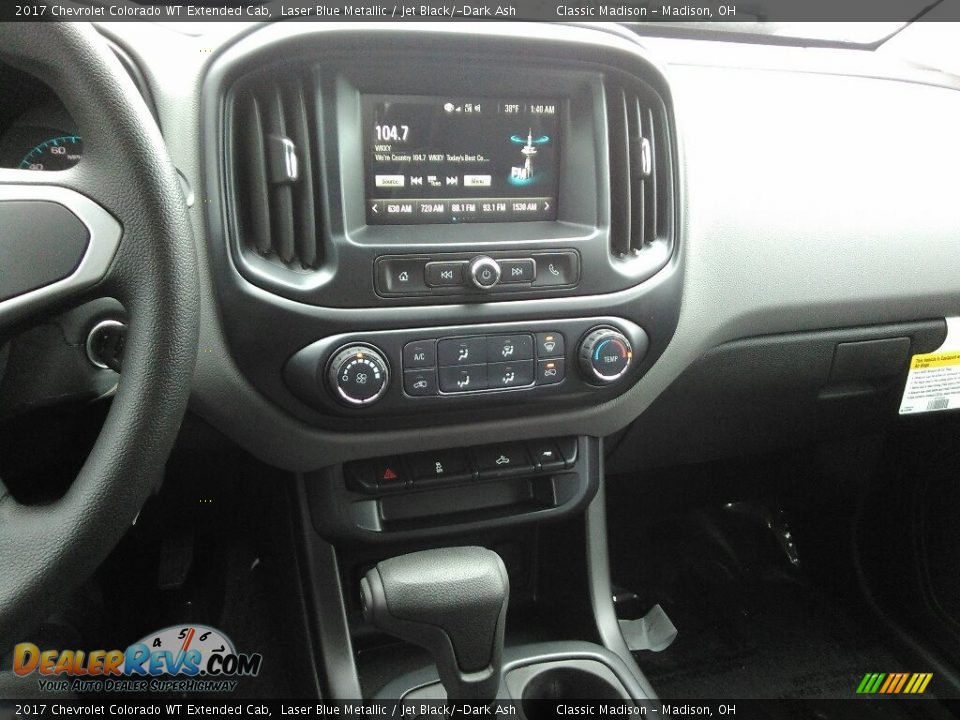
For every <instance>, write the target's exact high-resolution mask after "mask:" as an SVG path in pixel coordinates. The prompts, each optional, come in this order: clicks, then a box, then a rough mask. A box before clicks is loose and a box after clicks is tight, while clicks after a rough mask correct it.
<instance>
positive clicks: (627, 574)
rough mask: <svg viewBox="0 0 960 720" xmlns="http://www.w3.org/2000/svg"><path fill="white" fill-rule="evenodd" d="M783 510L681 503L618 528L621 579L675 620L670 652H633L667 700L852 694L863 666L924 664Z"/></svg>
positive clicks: (897, 712) (616, 564)
mask: <svg viewBox="0 0 960 720" xmlns="http://www.w3.org/2000/svg"><path fill="white" fill-rule="evenodd" d="M771 510H772V511H773V512H772V513H771ZM776 516H777V513H776V507H775V506H772V505H765V504H763V503H757V504H752V505H751V504H743V503H738V504H737V505H726V506H725V505H718V506H716V507H713V508H709V509H698V510H688V511H683V510H674V511H673V512H670V513H667V514H663V515H661V516H660V517H659V518H658V519H656V520H654V521H650V522H644V523H642V524H635V525H634V526H633V530H632V531H627V532H626V533H624V532H621V533H620V534H619V536H617V535H615V547H612V548H611V550H612V558H613V560H612V564H613V567H612V570H613V574H614V579H615V581H616V582H617V583H618V584H619V585H622V586H623V587H625V588H629V589H630V590H633V591H634V592H636V593H637V594H638V596H639V603H638V607H639V608H641V609H642V611H644V612H645V611H646V609H648V608H649V607H651V606H652V605H654V604H656V603H660V605H661V606H662V607H663V609H664V610H665V611H666V612H667V614H668V615H669V616H670V618H671V620H672V621H673V623H674V624H675V625H676V627H677V628H678V630H679V634H678V636H677V638H676V640H675V641H674V643H673V644H672V645H671V646H670V647H669V648H667V649H666V650H664V651H662V652H659V653H656V652H650V651H640V652H638V653H636V657H637V661H638V663H639V665H640V667H641V668H642V669H643V670H644V672H645V673H646V674H647V676H648V677H649V679H650V681H651V683H652V684H653V686H654V688H656V690H657V691H658V693H659V694H660V696H661V698H663V699H677V700H694V699H746V698H765V699H818V698H822V699H829V698H855V697H856V689H857V685H858V684H859V683H860V680H861V679H862V678H863V676H864V674H865V673H867V672H893V671H911V672H919V671H924V670H927V668H917V667H913V665H914V664H915V661H913V662H911V660H909V659H908V658H904V657H900V656H899V655H898V651H897V650H896V649H895V646H894V645H893V643H890V642H887V641H886V640H885V638H884V629H883V628H882V627H880V626H879V625H878V623H877V622H876V621H875V620H874V619H873V616H872V615H871V614H870V612H869V611H868V610H867V609H866V608H865V607H864V606H862V605H861V604H859V603H858V602H857V601H856V594H855V593H854V592H844V589H843V586H844V585H848V586H853V585H854V583H855V581H854V578H853V577H852V573H851V576H850V577H844V571H843V570H842V568H843V566H844V564H843V563H830V567H831V569H830V571H829V572H830V574H831V575H832V579H833V580H834V581H835V582H832V583H830V582H826V583H825V582H824V578H823V573H822V570H823V564H821V568H820V570H821V572H819V573H817V572H814V571H813V570H812V568H810V567H808V565H813V564H815V563H818V562H821V558H820V557H818V556H817V553H818V552H819V549H817V550H814V548H819V545H821V544H822V543H816V542H813V543H811V544H810V545H808V546H806V547H805V544H804V539H803V538H804V534H805V533H804V532H800V533H797V530H796V529H795V528H794V527H793V526H792V525H791V526H789V527H783V526H781V527H780V528H779V531H777V528H776V523H772V524H773V525H774V526H775V527H774V529H771V527H770V525H771V522H770V519H771V517H776ZM638 528H642V529H638ZM811 531H812V528H808V532H811ZM785 534H786V535H787V539H786V542H790V541H794V540H795V541H796V547H797V549H798V553H799V558H800V561H799V565H797V564H796V563H795V562H792V561H791V556H790V552H789V548H788V547H786V543H785V540H784V535H785ZM835 547H836V546H835ZM805 549H806V552H805ZM836 552H838V553H840V552H843V549H842V548H840V547H836ZM641 557H642V559H640V558H641ZM832 560H836V558H832ZM933 690H934V688H932V687H931V689H930V691H928V694H932V691H933ZM912 705H916V703H913V704H912ZM928 706H929V707H928ZM928 711H933V715H934V716H936V715H937V714H938V712H939V711H938V710H937V709H936V707H935V705H933V704H929V703H923V708H921V707H919V706H916V707H913V708H912V709H907V708H905V707H901V708H900V709H895V708H894V707H893V706H892V705H891V707H890V708H889V711H888V712H885V713H884V716H889V717H901V716H904V717H914V716H917V713H920V715H919V716H921V717H926V716H928V714H930V713H929V712H928ZM903 712H908V714H907V715H902V713H903Z"/></svg>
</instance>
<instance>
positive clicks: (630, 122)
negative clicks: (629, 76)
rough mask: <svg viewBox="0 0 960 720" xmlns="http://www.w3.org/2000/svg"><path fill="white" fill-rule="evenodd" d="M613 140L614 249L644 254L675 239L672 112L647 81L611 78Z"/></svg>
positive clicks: (619, 252) (623, 254)
mask: <svg viewBox="0 0 960 720" xmlns="http://www.w3.org/2000/svg"><path fill="white" fill-rule="evenodd" d="M606 92H607V117H608V123H609V144H610V187H611V192H610V197H611V215H610V251H611V253H612V254H613V255H614V256H616V257H619V258H624V259H629V258H631V257H635V256H637V255H639V254H640V253H641V252H642V251H643V249H644V248H645V247H648V246H650V245H652V244H653V243H656V242H658V241H666V242H669V237H670V231H671V217H672V211H673V205H672V192H671V162H670V142H669V134H668V125H667V115H666V110H665V107H664V104H663V101H662V100H661V99H660V97H659V96H658V95H657V94H656V93H655V92H653V90H651V89H649V88H647V87H646V86H645V85H642V84H639V83H635V84H628V83H621V82H616V81H614V82H610V83H608V84H607V87H606Z"/></svg>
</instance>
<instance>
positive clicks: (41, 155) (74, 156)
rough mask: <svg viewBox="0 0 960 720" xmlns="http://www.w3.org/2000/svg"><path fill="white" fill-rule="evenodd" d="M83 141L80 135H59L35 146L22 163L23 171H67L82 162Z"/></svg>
mask: <svg viewBox="0 0 960 720" xmlns="http://www.w3.org/2000/svg"><path fill="white" fill-rule="evenodd" d="M82 156H83V140H81V139H80V136H79V135H57V136H56V137H52V138H48V139H46V140H44V141H43V142H41V143H39V144H37V145H35V146H34V147H32V148H31V149H30V151H29V152H28V153H27V154H26V155H24V156H23V159H22V160H21V161H20V169H21V170H66V169H67V168H71V167H73V166H74V165H76V164H77V163H78V162H80V158H81V157H82Z"/></svg>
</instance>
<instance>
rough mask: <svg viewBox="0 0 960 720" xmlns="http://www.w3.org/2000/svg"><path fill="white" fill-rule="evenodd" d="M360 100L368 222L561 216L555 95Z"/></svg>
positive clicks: (375, 98)
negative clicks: (509, 97)
mask: <svg viewBox="0 0 960 720" xmlns="http://www.w3.org/2000/svg"><path fill="white" fill-rule="evenodd" d="M362 100H363V123H364V136H363V137H364V145H365V148H364V169H365V172H366V178H365V186H366V196H367V197H366V201H367V223H368V224H371V225H394V224H405V225H414V224H423V223H471V222H519V221H531V220H555V219H556V218H557V161H558V150H559V148H558V143H557V131H558V127H559V115H560V105H559V103H558V102H557V101H556V100H545V99H533V100H531V99H523V100H520V99H508V100H504V99H502V98H463V97H460V98H445V97H428V96H412V95H398V96H386V95H364V96H363V99H362Z"/></svg>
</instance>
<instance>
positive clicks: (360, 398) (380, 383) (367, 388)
mask: <svg viewBox="0 0 960 720" xmlns="http://www.w3.org/2000/svg"><path fill="white" fill-rule="evenodd" d="M328 376H329V380H330V387H331V388H333V389H334V390H335V392H336V394H337V397H338V398H339V399H340V400H341V401H343V402H345V403H347V404H348V405H372V404H373V403H375V402H376V401H377V400H379V399H380V398H381V397H383V394H384V393H385V392H386V391H387V387H388V386H389V385H390V366H389V364H388V363H387V359H386V358H385V357H384V356H383V353H381V352H380V351H379V350H377V349H376V348H375V347H372V346H370V345H345V346H344V347H342V348H340V349H339V350H337V352H336V353H334V355H333V359H332V360H331V361H330V369H329V370H328Z"/></svg>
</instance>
